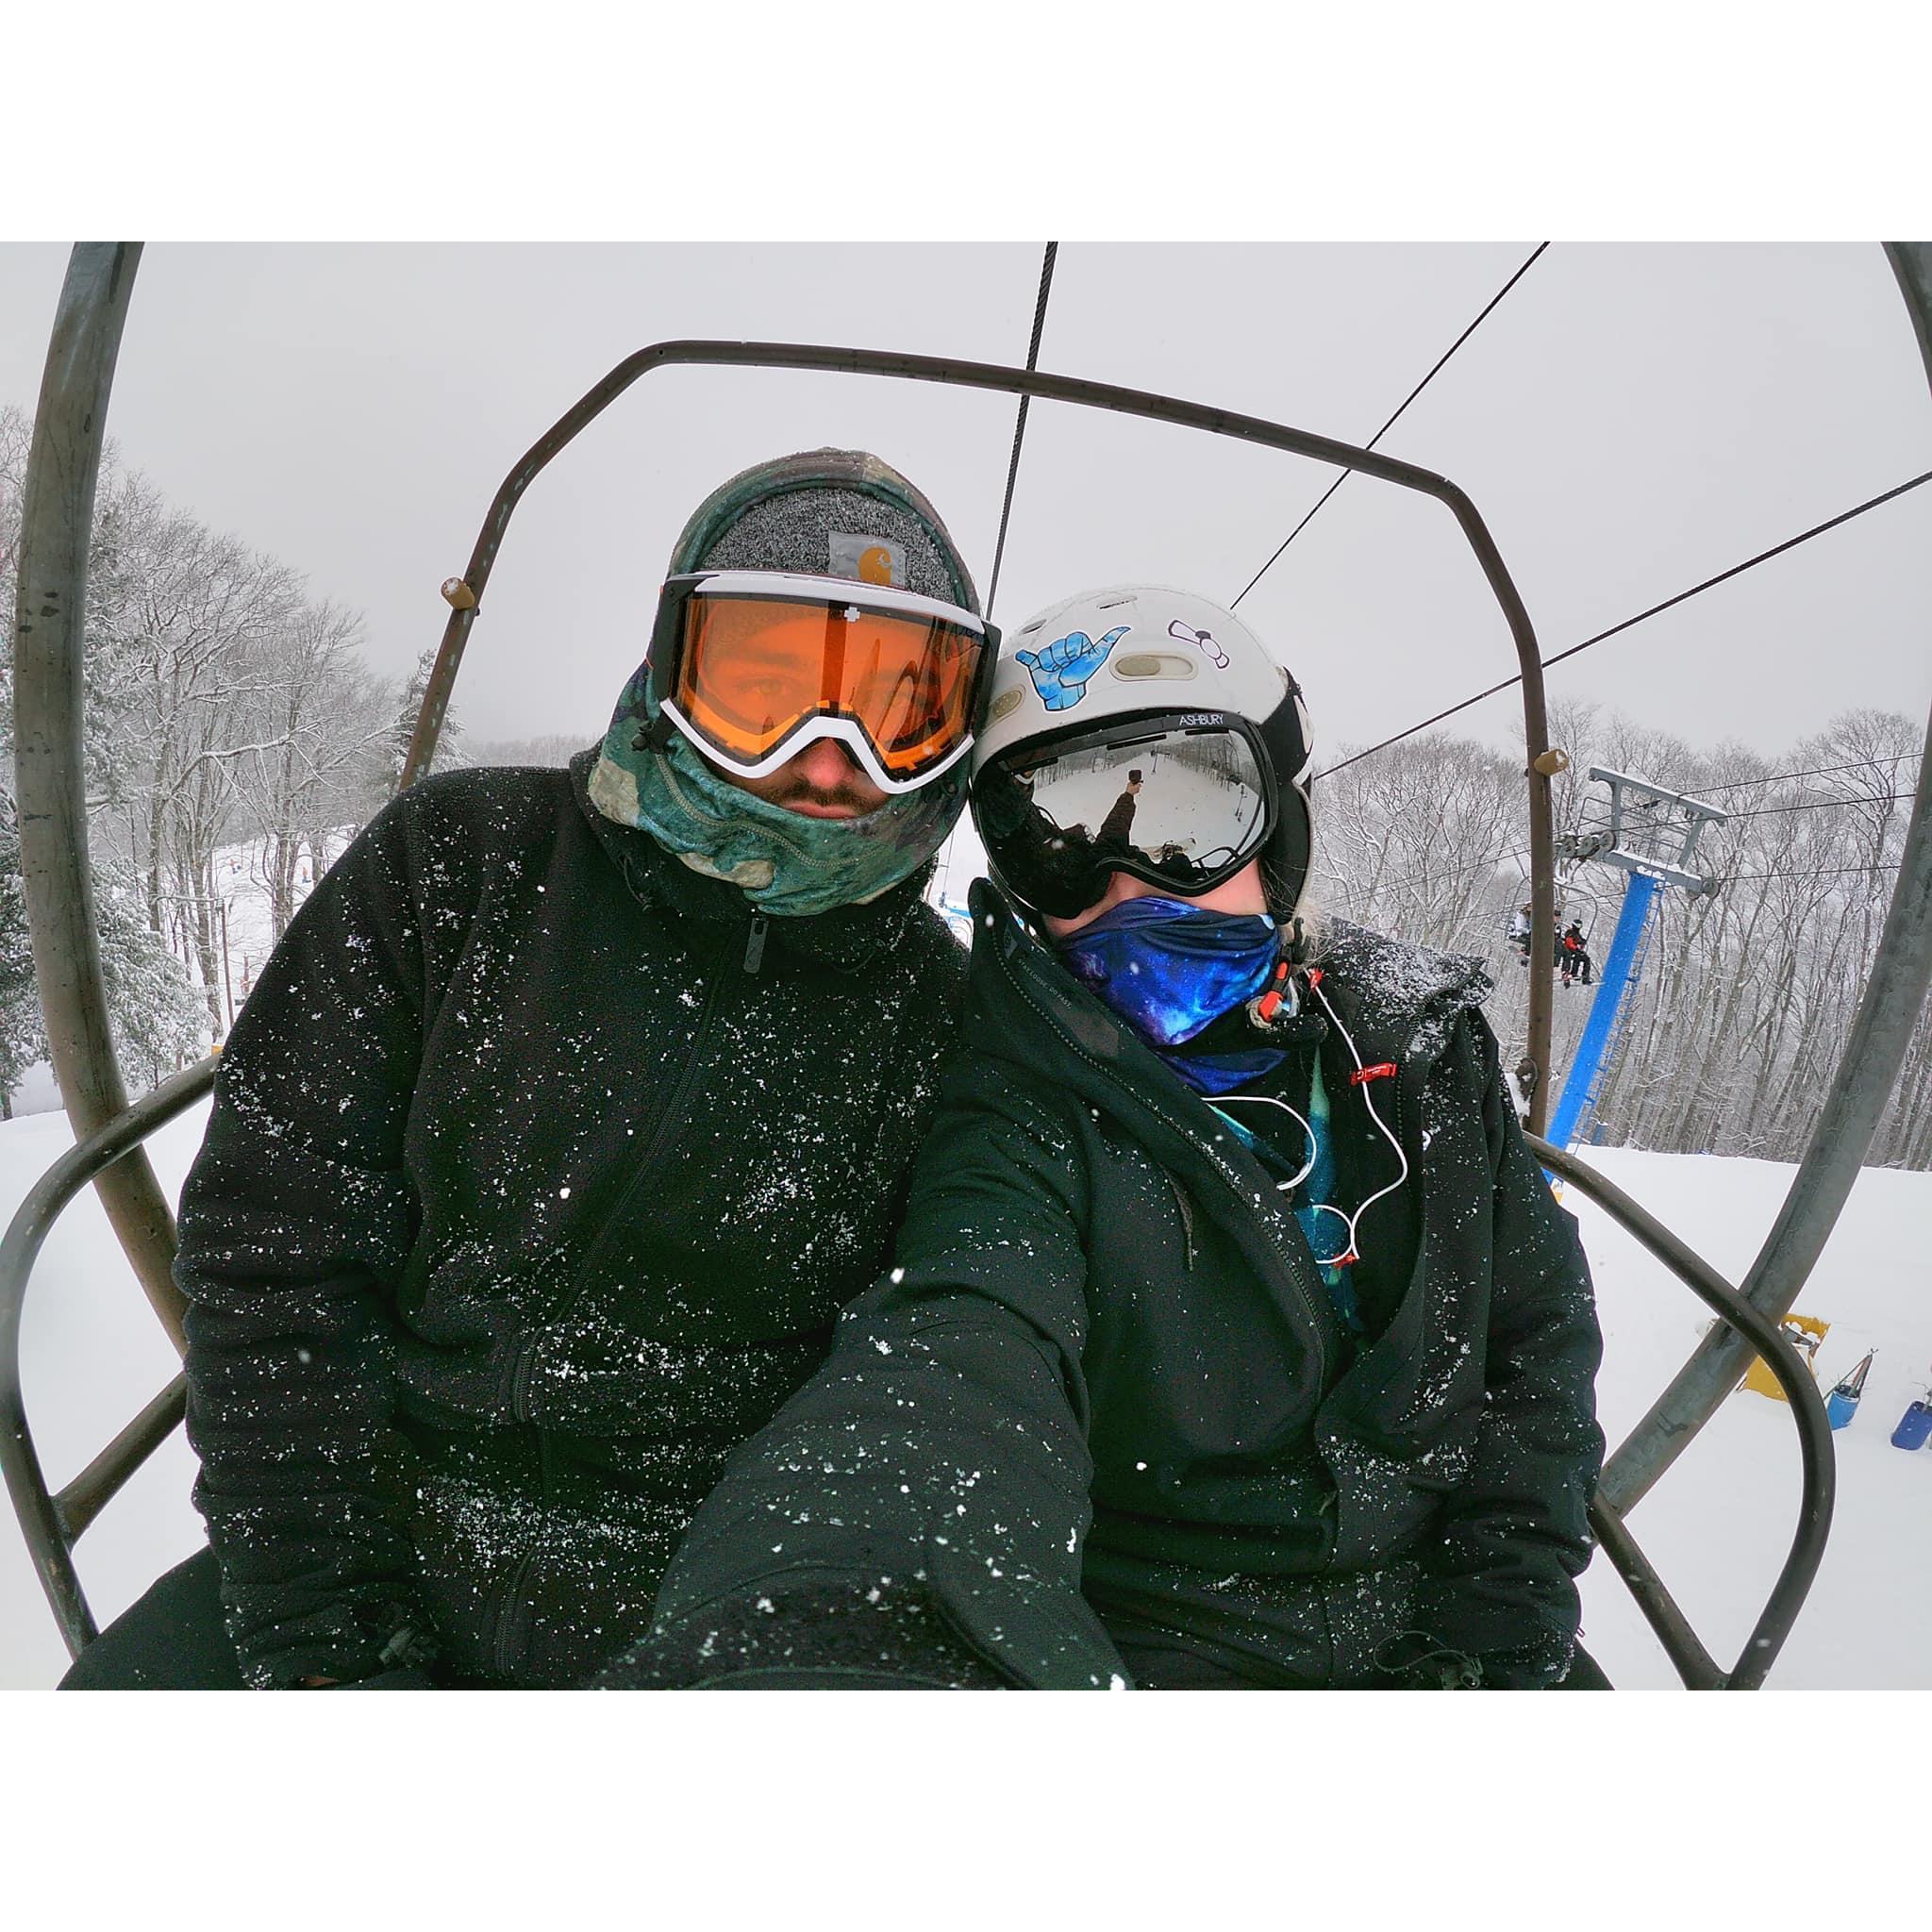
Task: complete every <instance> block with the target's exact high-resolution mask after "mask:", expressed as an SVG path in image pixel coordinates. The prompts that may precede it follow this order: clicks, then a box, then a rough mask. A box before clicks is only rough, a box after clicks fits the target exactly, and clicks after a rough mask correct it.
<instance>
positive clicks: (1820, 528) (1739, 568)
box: [1309, 470, 1932, 784]
mask: <svg viewBox="0 0 1932 1932" xmlns="http://www.w3.org/2000/svg"><path fill="white" fill-rule="evenodd" d="M1923 483H1932V470H1926V471H1924V473H1923V474H1922V475H1917V476H1914V477H1912V478H1911V479H1910V481H1909V482H1906V483H1900V484H1898V485H1896V486H1895V487H1894V488H1892V489H1890V490H1888V491H1885V492H1884V493H1883V494H1882V495H1878V496H1874V497H1869V498H1867V499H1866V501H1865V502H1863V503H1861V504H1857V505H1856V506H1855V507H1854V508H1851V509H1848V510H1844V511H1842V512H1840V514H1839V515H1838V516H1835V517H1831V518H1829V519H1827V520H1826V521H1825V522H1824V523H1822V524H1814V525H1812V526H1811V528H1810V529H1808V530H1801V531H1800V532H1799V533H1798V534H1797V535H1796V536H1795V537H1787V538H1786V539H1785V541H1783V542H1782V543H1774V544H1773V545H1772V547H1771V548H1770V549H1769V550H1760V551H1759V552H1758V553H1757V556H1756V557H1749V558H1745V559H1744V561H1743V562H1742V563H1734V564H1733V565H1732V566H1731V567H1730V569H1729V570H1725V571H1720V572H1719V573H1718V574H1717V575H1716V576H1714V577H1706V578H1705V580H1704V581H1703V582H1702V583H1701V584H1692V585H1691V588H1690V589H1689V590H1688V591H1678V592H1677V594H1676V595H1675V596H1674V597H1666V598H1665V599H1664V601H1663V602H1662V603H1661V604H1653V605H1652V606H1651V607H1650V608H1649V609H1648V610H1640V611H1639V612H1638V613H1637V615H1636V616H1635V617H1626V618H1625V619H1624V621H1623V623H1621V624H1613V625H1611V626H1610V627H1609V629H1608V630H1600V631H1598V632H1597V634H1596V635H1595V636H1594V637H1593V638H1585V639H1584V641H1582V642H1581V643H1580V644H1572V645H1571V646H1570V647H1569V648H1568V649H1567V650H1562V651H1557V652H1555V653H1553V654H1552V655H1551V656H1550V657H1547V658H1544V659H1543V660H1542V667H1543V669H1544V670H1545V671H1547V670H1548V669H1549V668H1550V666H1551V665H1553V664H1560V663H1561V662H1562V661H1563V660H1564V658H1574V657H1575V656H1576V654H1577V653H1578V652H1579V651H1587V650H1589V649H1590V647H1591V645H1592V644H1600V643H1602V642H1604V641H1605V640H1606V639H1608V638H1613V637H1615V636H1616V635H1617V634H1618V633H1619V632H1620V631H1626V630H1628V629H1630V627H1631V626H1632V625H1639V624H1641V623H1642V622H1643V621H1644V620H1645V619H1646V618H1650V617H1656V616H1658V615H1659V614H1660V613H1661V612H1663V611H1666V610H1669V609H1672V608H1674V607H1675V606H1677V605H1679V604H1684V603H1688V602H1689V601H1690V600H1691V598H1692V597H1696V596H1699V595H1701V594H1702V593H1703V592H1704V591H1709V590H1714V589H1715V588H1716V587H1717V586H1718V585H1719V584H1722V583H1727V582H1729V580H1730V579H1731V578H1732V577H1735V576H1741V575H1743V574H1744V572H1746V571H1747V570H1755V569H1756V568H1757V566H1758V565H1759V564H1760V563H1768V562H1769V561H1770V560H1771V559H1772V558H1774V557H1782V556H1783V555H1784V553H1785V552H1786V551H1787V550H1795V549H1796V548H1797V547H1798V545H1799V544H1800V543H1808V542H1809V541H1811V539H1812V538H1813V537H1822V536H1823V535H1824V533H1825V531H1827V530H1835V529H1837V528H1838V526H1839V525H1840V524H1848V523H1850V522H1851V520H1852V519H1853V518H1854V517H1861V516H1863V515H1864V514H1865V512H1866V511H1867V510H1870V509H1876V508H1878V506H1879V505H1880V504H1882V503H1890V501H1891V500H1892V498H1893V497H1895V496H1903V495H1905V493H1906V492H1907V491H1909V490H1916V489H1918V488H1919V486H1920V485H1921V484H1923ZM1522 682H1523V675H1522V673H1521V672H1519V673H1518V674H1517V675H1515V676H1514V677H1506V678H1504V679H1503V680H1502V682H1501V683H1499V684H1492V685H1490V686H1489V687H1487V688H1486V689H1485V690H1483V691H1477V692H1476V693H1475V694H1474V696H1473V697H1466V698H1464V699H1463V700H1462V701H1461V703H1459V704H1455V705H1451V706H1449V708H1447V709H1446V710H1441V711H1438V712H1437V713H1436V714H1435V716H1434V717H1432V718H1424V720H1423V721H1422V723H1421V724H1411V725H1410V726H1409V727H1408V728H1407V730H1406V731H1398V732H1396V734H1395V735H1394V736H1393V737H1392V738H1385V739H1383V740H1382V741H1381V742H1380V743H1379V744H1372V745H1370V746H1369V748H1368V750H1366V751H1358V752H1357V753H1356V754H1355V755H1354V756H1353V757H1352V758H1343V759H1342V760H1341V763H1340V764H1335V765H1330V766H1329V767H1328V769H1327V770H1326V771H1325V772H1317V773H1316V774H1315V777H1314V779H1311V780H1310V781H1309V782H1310V783H1311V784H1312V783H1314V782H1315V781H1316V780H1319V779H1322V778H1330V777H1333V776H1334V775H1335V774H1336V773H1337V772H1340V771H1342V770H1344V769H1345V768H1346V767H1348V766H1349V765H1353V764H1357V763H1359V762H1360V760H1361V759H1363V758H1374V756H1375V754H1376V753H1377V752H1382V751H1387V750H1388V749H1389V747H1390V746H1391V744H1400V743H1401V742H1402V741H1403V740H1404V739H1405V738H1413V737H1414V736H1415V735H1416V733H1417V732H1419V731H1426V730H1428V729H1429V727H1430V726H1431V725H1432V724H1441V722H1442V721H1443V719H1445V718H1453V717H1455V715H1456V714H1457V712H1458V711H1466V710H1468V709H1469V708H1470V707H1471V706H1472V705H1479V704H1481V703H1482V701H1483V700H1484V699H1485V698H1492V697H1494V696H1495V695H1496V693H1497V692H1498V691H1507V690H1508V689H1509V688H1510V687H1511V686H1512V685H1517V684H1521V683H1522Z"/></svg>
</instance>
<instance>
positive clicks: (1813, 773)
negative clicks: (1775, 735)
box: [1666, 751, 1920, 819]
mask: <svg viewBox="0 0 1932 1932" xmlns="http://www.w3.org/2000/svg"><path fill="white" fill-rule="evenodd" d="M1919 756H1920V754H1919V753H1918V752H1916V751H1889V752H1886V753H1884V754H1883V755H1882V756H1881V757H1879V758H1854V759H1853V760H1852V761H1851V763H1850V764H1848V765H1813V766H1812V767H1811V769H1810V770H1809V771H1807V772H1769V773H1767V774H1765V775H1764V776H1763V777H1762V778H1727V779H1725V780H1724V783H1723V784H1722V785H1674V786H1671V787H1668V788H1666V789H1668V790H1670V791H1687V790H1694V791H1696V792H1697V793H1698V795H1699V796H1700V797H1701V796H1702V795H1703V794H1704V793H1705V792H1707V791H1744V790H1745V789H1746V788H1747V787H1750V786H1753V785H1776V784H1778V783H1780V782H1781V781H1782V780H1784V779H1786V778H1824V777H1826V776H1829V775H1830V774H1833V773H1835V772H1865V771H1870V770H1872V769H1873V768H1874V767H1875V766H1878V765H1895V764H1897V763H1898V762H1899V761H1900V760H1901V759H1902V758H1918V757H1919ZM1730 816H1731V817H1732V818H1734V819H1740V818H1743V817H1745V816H1747V814H1745V813H1743V812H1740V811H1734V812H1732V813H1731V814H1730Z"/></svg>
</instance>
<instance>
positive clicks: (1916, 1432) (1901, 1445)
mask: <svg viewBox="0 0 1932 1932" xmlns="http://www.w3.org/2000/svg"><path fill="white" fill-rule="evenodd" d="M1928 1436H1932V1403H1928V1402H1915V1403H1913V1404H1912V1405H1911V1407H1909V1408H1907V1410H1906V1412H1905V1414H1903V1415H1902V1416H1900V1417H1899V1419H1898V1427H1897V1428H1895V1429H1894V1430H1892V1432H1891V1446H1892V1447H1893V1448H1894V1449H1923V1448H1924V1446H1925V1439H1926V1438H1927V1437H1928Z"/></svg>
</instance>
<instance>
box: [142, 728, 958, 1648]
mask: <svg viewBox="0 0 1932 1932" xmlns="http://www.w3.org/2000/svg"><path fill="white" fill-rule="evenodd" d="M590 760H591V755H589V754H587V755H586V756H585V757H583V758H579V759H577V760H576V762H575V765H574V766H573V768H572V771H571V772H570V773H568V774H566V773H563V772H533V771H472V772H459V773H455V774H448V775H445V776H442V777H438V778H434V779H431V780H428V781H427V782H425V783H424V784H421V785H419V786H417V787H416V788H415V789H414V790H412V791H408V793H406V794H405V795H404V796H403V797H402V798H400V799H399V800H397V801H396V802H395V803H394V804H392V805H391V806H390V807H389V808H388V809H387V810H385V811H384V812H383V813H382V814H381V816H380V817H379V818H377V819H376V820H375V822H374V823H373V824H371V825H370V826H369V828H368V829H367V830H366V831H365V832H364V833H363V835H362V836H361V837H360V838H359V839H358V840H357V841H356V842H355V843H354V844H353V845H352V846H351V847H350V849H349V850H348V851H347V852H346V853H345V854H344V855H343V856H342V858H341V859H340V860H339V861H338V862H337V864H336V865H335V866H334V867H333V868H332V869H331V870H330V872H329V873H328V874H326V875H325V877H324V878H323V879H322V880H321V881H320V882H319V883H318V885H317V887H316V890H315V891H314V893H313V895H312V896H311V897H310V898H309V900H308V903H307V904H306V905H305V906H304V907H303V908H302V910H301V912H300V913H299V914H298V915H297V917H296V919H295V921H294V922H293V924H291V926H290V928H289V931H288V934H287V936H286V937H285V939H284V940H283V941H282V943H281V945H280V946H278V947H277V948H276V950H275V956H274V958H272V959H271V961H270V963H269V965H268V967H267V969H266V970H265V971H264V973H263V974H262V976H261V980H260V983H259V984H258V986H257V987H256V989H255V991H254V993H253V995H252V997H251V998H250V999H249V1002H248V1004H247V1007H246V1008H244V1010H243V1012H242V1015H241V1017H240V1019H239V1021H238V1022H237V1024H236V1026H235V1029H234V1032H233V1034H232V1035H231V1036H230V1039H229V1041H228V1044H227V1048H226V1051H225V1054H224V1056H223V1065H222V1072H221V1077H220V1079H219V1081H218V1082H217V1085H216V1091H215V1105H214V1110H213V1114H212V1117H211V1119H210V1122H209V1125H208V1138H207V1141H206V1142H205V1144H204V1146H203V1149H202V1152H201V1156H200V1158H199V1159H198V1160H197V1162H196V1164H195V1167H194V1170H193V1172H192V1174H191V1175H190V1177H189V1181H188V1186H187V1190H186V1191H185V1193H184V1195H183V1200H182V1216H181V1246H180V1255H179V1259H178V1261H177V1263H176V1270H175V1275H176V1279H177V1280H178V1281H179V1283H180V1285H181V1289H182V1291H183V1292H184V1293H185V1294H186V1295H187V1297H188V1299H189V1302H190V1305H191V1306H190V1311H189V1316H188V1338H189V1343H190V1352H189V1357H188V1376H189V1427H190V1433H191V1436H192V1441H193V1443H194V1446H195V1448H196V1449H197V1451H198V1452H199V1453H200V1456H201V1458H202V1475H201V1480H200V1483H199V1485H198V1487H197V1491H196V1498H197V1501H198V1503H199V1504H200V1507H201V1508H202V1510H203V1512H204V1513H205V1514H206V1516H207V1517H208V1527H209V1533H210V1540H211V1541H212V1542H213V1544H214V1548H215V1551H216V1554H217V1555H218V1557H220V1560H221V1565H222V1570H223V1574H224V1593H225V1604H226V1606H227V1609H228V1613H229V1618H230V1624H231V1629H232V1631H233V1634H234V1635H235V1637H236V1640H237V1642H238V1645H239V1648H240V1651H241V1655H242V1664H243V1670H244V1674H245V1675H246V1676H247V1677H248V1678H249V1679H250V1681H252V1682H254V1683H258V1684H265V1685H267V1684H284V1683H288V1682H291V1681H292V1680H295V1679H298V1678H300V1677H303V1676H307V1675H323V1676H332V1677H338V1678H360V1677H366V1676H369V1675H371V1674H375V1672H376V1671H377V1670H379V1669H381V1668H384V1667H385V1666H388V1665H393V1664H396V1663H397V1662H399V1661H402V1662H415V1663H422V1662H425V1661H429V1660H432V1659H433V1660H434V1661H435V1668H436V1670H437V1673H438V1674H439V1675H440V1676H441V1677H442V1678H443V1679H444V1680H446V1681H461V1682H477V1683H503V1684H518V1685H555V1684H565V1683H572V1682H575V1681H577V1680H579V1679H581V1678H582V1677H583V1676H584V1675H585V1674H587V1673H588V1672H589V1671H590V1670H591V1668H592V1667H593V1666H595V1665H596V1664H597V1663H598V1662H600V1661H601V1660H602V1659H604V1658H605V1657H608V1656H609V1655H611V1654H613V1653H615V1652H616V1651H617V1650H619V1649H620V1648H622V1647H623V1645H624V1644H625V1643H626V1642H628V1641H631V1640H633V1639H635V1638H636V1637H637V1635H638V1634H639V1633H640V1632H641V1630H642V1629H643V1627H644V1624H645V1620H646V1612H647V1609H648V1607H649V1604H650V1602H651V1598H652V1595H653V1593H654V1592H655V1591H656V1589H657V1586H658V1578H659V1576H660V1574H661V1573H662V1570H663V1567H664V1564H665V1561H666V1560H667V1558H668V1557H669V1556H670V1554H671V1552H672V1550H673V1548H674V1547H675V1544H676V1542H677V1540H678V1538H679V1537H680V1536H681V1535H682V1533H683V1530H684V1527H685V1524H686V1522H687V1521H688V1519H689V1517H690V1515H691V1511H692V1509H693V1508H694V1507H696V1505H697V1503H698V1502H699V1501H700V1500H701V1499H702V1498H703V1496H704V1495H705V1493H706V1492H707V1491H708V1490H709V1488H710V1487H711V1485H712V1483H713V1482H714V1481H715V1479H716V1477H717V1474H718V1472H719V1471H720V1469H721V1468H722V1467H723V1465H724V1459H725V1457H727V1456H728V1455H729V1453H730V1452H731V1450H732V1449H734V1448H735V1447H736V1446H737V1445H738V1444H739V1443H741V1441H743V1440H744V1438H745V1437H746V1436H747V1435H748V1434H750V1433H751V1432H752V1431H753V1430H754V1429H756V1428H758V1426H760V1425H761V1424H763V1423H765V1422H766V1421H768V1420H769V1419H770V1417H771V1416H772V1414H773V1412H774V1410H775V1409H776V1407H778V1405H779V1404H780V1403H781V1402H782V1401H783V1400H784V1399H785V1398H786V1396H788V1395H789V1394H790V1393H791V1391H793V1390H794V1389H795V1388H796V1387H798V1385H799V1384H800V1383H801V1382H803V1381H804V1380H805V1378H806V1377H807V1376H808V1375H809V1374H811V1372H812V1370H813V1369H814V1368H815V1367H816V1366H817V1364H818V1363H819V1361H820V1360H821V1359H822V1358H823V1357H824V1351H825V1348H826V1346H827V1344H828V1342H829V1340H830V1324H831V1323H832V1321H833V1317H834V1314H835V1312H836V1310H837V1309H838V1307H840V1305H841V1303H843V1302H847V1301H849V1300H850V1299H851V1298H852V1297H853V1296H854V1295H855V1294H857V1293H858V1291H860V1290H861V1289H862V1288H864V1286H865V1285H866V1284H867V1283H868V1282H869V1281H871V1280H872V1279H873V1277H874V1275H875V1274H877V1273H878V1271H879V1269H880V1267H881V1266H882V1265H883V1264H884V1262H885V1259H886V1257H887V1255H888V1253H889V1251H890V1241H891V1227H892V1224H893V1222H894V1220H895V1219H896V1216H897V1214H898V1212H899V1210H900V1208H901V1206H902V1205H903V1198H904V1187H905V1176H906V1171H907V1169H908V1164H909V1162H910V1159H911V1157H912V1154H913V1152H914V1150H915V1149H916V1147H917V1146H918V1144H919V1141H920V1139H921V1137H922V1135H923V1134H924V1130H925V1126H926V1124H927V1121H928V1119H929V1117H930V1114H931V1111H932V1108H933V1105H934V1103H935V1099H936V1094H937V1069H938V1062H939V1060H940V1058H941V1055H942V1053H943V1051H944V1049H945V1047H946V1046H947V1044H948V1043H949V1041H950V1040H951V1039H952V1037H953V1034H954V1030H955V1025H956V1017H957V1010H958V1000H959V995H960V991H961V989H962V986H963V979H964V963H965V962H964V955H963V953H962V952H961V950H960V948H959V947H958V944H957V943H956V942H955V941H953V939H952V938H951V936H950V935H949V934H948V933H947V932H946V930H945V928H944V926H943V924H942V923H941V921H940V919H939V918H938V916H937V915H936V914H935V913H934V912H933V911H932V910H931V909H930V908H927V907H925V906H924V904H922V903H921V899H920V885H919V881H917V880H912V881H908V883H907V884H905V885H904V886H901V887H897V888H894V889H893V890H892V891H891V892H889V893H887V894H886V895H884V896H883V897H882V898H880V899H879V900H877V901H875V902H874V903H873V904H872V905H870V906H865V907H849V908H841V909H840V910H838V911H836V912H833V913H828V914H824V915H823V916H821V917H818V918H814V919H772V920H766V919H762V918H759V919H758V920H756V921H754V920H753V917H752V915H751V912H750V909H749V908H748V907H747V905H746V902H745V900H744V898H743V896H742V894H741V893H740V892H739V891H736V890H735V889H734V888H731V887H727V886H724V885H721V884H719V883H717V882H715V881H712V880H708V879H704V878H701V877H699V876H698V875H697V874H694V873H692V872H691V871H690V870H689V869H688V868H686V867H685V866H683V865H682V864H680V863H678V862H677V861H675V860H674V859H672V858H668V857H666V856H665V855H664V854H663V853H662V852H661V851H660V850H659V849H658V846H657V845H656V844H655V843H654V842H653V841H651V840H650V839H649V838H648V837H647V836H646V835H644V834H643V833H641V832H637V831H632V830H627V829H624V828H621V827H619V826H617V825H614V824H610V823H609V822H608V821H607V820H606V819H604V818H603V817H601V816H600V815H599V814H598V813H597V812H596V811H595V810H594V809H593V808H591V805H590V804H589V801H588V799H587V797H586V796H585V791H584V782H585V775H586V773H587V771H588V769H589V764H590Z"/></svg>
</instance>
